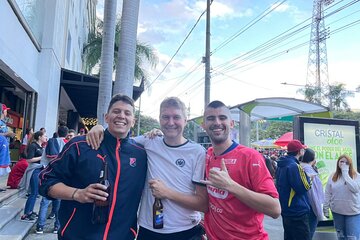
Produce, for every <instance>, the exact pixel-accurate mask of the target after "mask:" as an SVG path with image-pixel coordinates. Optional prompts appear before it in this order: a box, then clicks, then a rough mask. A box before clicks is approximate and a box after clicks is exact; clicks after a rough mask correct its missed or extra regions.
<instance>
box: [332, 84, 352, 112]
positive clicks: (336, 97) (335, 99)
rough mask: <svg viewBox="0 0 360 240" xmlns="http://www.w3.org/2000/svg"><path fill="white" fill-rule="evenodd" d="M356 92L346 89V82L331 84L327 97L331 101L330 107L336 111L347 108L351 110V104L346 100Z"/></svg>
mask: <svg viewBox="0 0 360 240" xmlns="http://www.w3.org/2000/svg"><path fill="white" fill-rule="evenodd" d="M353 96H354V93H353V92H350V91H348V90H346V89H345V84H343V83H337V84H336V85H330V86H329V92H328V95H327V97H328V98H329V100H330V101H331V103H330V104H329V107H331V109H330V110H332V109H334V110H336V111H339V110H346V111H349V110H350V108H349V104H348V103H347V101H346V98H347V97H353Z"/></svg>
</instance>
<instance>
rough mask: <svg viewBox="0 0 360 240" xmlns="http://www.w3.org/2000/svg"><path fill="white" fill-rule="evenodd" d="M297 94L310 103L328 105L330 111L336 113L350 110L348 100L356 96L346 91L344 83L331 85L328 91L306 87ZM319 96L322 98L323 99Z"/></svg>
mask: <svg viewBox="0 0 360 240" xmlns="http://www.w3.org/2000/svg"><path fill="white" fill-rule="evenodd" d="M359 88H360V86H359ZM297 92H298V93H301V94H302V95H304V98H305V100H307V101H309V102H313V103H318V104H322V105H324V104H325V103H327V106H328V107H329V108H330V110H336V111H341V110H349V104H348V103H347V100H346V99H347V98H348V97H353V96H354V93H353V92H351V91H348V90H346V88H345V84H343V83H335V84H334V85H329V86H328V88H327V89H320V88H319V87H314V86H310V85H306V86H305V87H304V88H300V89H299V90H298V91H297ZM319 96H321V99H320V98H319Z"/></svg>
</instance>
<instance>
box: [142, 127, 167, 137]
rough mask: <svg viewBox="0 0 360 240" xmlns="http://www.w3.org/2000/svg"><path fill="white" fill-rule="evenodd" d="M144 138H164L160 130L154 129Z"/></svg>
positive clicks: (145, 134)
mask: <svg viewBox="0 0 360 240" xmlns="http://www.w3.org/2000/svg"><path fill="white" fill-rule="evenodd" d="M143 135H144V137H147V138H150V139H154V138H155V137H162V136H164V134H163V132H162V131H161V130H160V129H157V128H153V129H151V130H150V131H149V132H146V133H144V134H143Z"/></svg>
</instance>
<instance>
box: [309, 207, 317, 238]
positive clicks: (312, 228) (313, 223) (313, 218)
mask: <svg viewBox="0 0 360 240" xmlns="http://www.w3.org/2000/svg"><path fill="white" fill-rule="evenodd" d="M317 224H318V219H317V217H316V215H315V214H314V212H313V211H312V210H310V213H309V227H310V239H312V238H313V237H314V233H315V230H316V227H317Z"/></svg>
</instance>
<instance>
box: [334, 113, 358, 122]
mask: <svg viewBox="0 0 360 240" xmlns="http://www.w3.org/2000/svg"><path fill="white" fill-rule="evenodd" d="M333 116H334V118H336V119H348V120H355V121H358V122H359V124H360V112H352V111H344V110H342V111H333Z"/></svg>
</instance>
